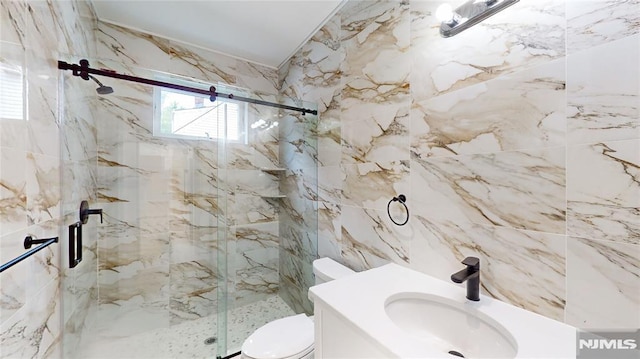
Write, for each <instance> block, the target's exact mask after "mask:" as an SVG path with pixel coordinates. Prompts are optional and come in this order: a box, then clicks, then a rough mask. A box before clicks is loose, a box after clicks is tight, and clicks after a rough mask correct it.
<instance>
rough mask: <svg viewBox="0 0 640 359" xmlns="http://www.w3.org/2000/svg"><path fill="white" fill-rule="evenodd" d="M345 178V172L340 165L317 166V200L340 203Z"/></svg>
mask: <svg viewBox="0 0 640 359" xmlns="http://www.w3.org/2000/svg"><path fill="white" fill-rule="evenodd" d="M345 179H346V178H345V173H344V171H343V170H342V167H341V166H323V167H318V200H319V201H323V202H330V203H341V201H342V196H343V192H342V184H343V182H344V181H345Z"/></svg>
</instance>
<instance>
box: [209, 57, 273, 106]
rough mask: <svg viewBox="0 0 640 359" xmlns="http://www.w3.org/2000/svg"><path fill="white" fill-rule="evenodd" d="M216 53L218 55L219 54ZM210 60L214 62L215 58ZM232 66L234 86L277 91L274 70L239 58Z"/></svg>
mask: <svg viewBox="0 0 640 359" xmlns="http://www.w3.org/2000/svg"><path fill="white" fill-rule="evenodd" d="M218 55H219V56H220V55H221V54H218ZM212 62H213V63H216V60H213V61H212ZM234 66H235V67H234V70H235V76H236V86H241V87H243V88H247V89H251V90H252V91H258V92H264V93H269V94H275V93H278V74H277V72H276V70H274V69H272V68H269V67H266V66H263V65H260V64H256V63H252V62H248V61H243V60H240V59H237V60H236V63H235V64H234ZM269 101H270V100H269Z"/></svg>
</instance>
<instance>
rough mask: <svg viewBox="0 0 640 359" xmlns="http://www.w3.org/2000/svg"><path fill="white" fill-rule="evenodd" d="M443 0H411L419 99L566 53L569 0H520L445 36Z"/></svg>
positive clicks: (414, 90)
mask: <svg viewBox="0 0 640 359" xmlns="http://www.w3.org/2000/svg"><path fill="white" fill-rule="evenodd" d="M440 4H441V2H438V1H419V2H414V3H411V47H412V53H413V56H412V57H413V65H412V66H413V68H412V70H411V92H412V95H413V99H414V101H422V100H425V99H427V98H430V97H432V96H434V95H438V94H443V93H446V92H450V91H454V90H457V89H460V88H463V87H467V86H470V85H473V84H476V83H479V82H484V81H487V80H489V79H492V78H495V77H498V76H500V75H502V74H505V73H511V72H514V71H518V70H520V69H522V68H526V67H531V66H535V65H539V64H543V63H546V62H548V61H550V60H553V59H558V58H561V57H563V56H564V55H565V34H566V25H565V4H564V1H563V0H528V1H520V2H518V3H517V4H515V5H513V6H510V7H508V8H507V9H505V10H503V11H502V12H500V13H498V14H495V15H494V16H492V17H490V18H488V19H486V20H485V21H483V22H481V23H480V24H477V25H475V26H473V27H471V28H469V29H467V30H465V31H463V32H461V33H460V34H458V35H456V36H453V37H450V38H443V37H441V36H440V32H439V29H440V21H439V20H437V18H436V17H435V12H436V9H437V8H438V6H439V5H440Z"/></svg>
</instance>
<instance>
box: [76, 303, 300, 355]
mask: <svg viewBox="0 0 640 359" xmlns="http://www.w3.org/2000/svg"><path fill="white" fill-rule="evenodd" d="M294 314H296V313H295V312H294V311H293V310H292V309H291V308H290V307H289V306H288V305H287V304H286V303H285V302H284V301H283V300H282V299H281V298H280V297H279V296H272V297H269V298H267V299H265V300H262V301H259V302H256V303H251V304H247V305H244V306H242V307H238V308H235V309H232V310H230V311H229V312H228V314H227V315H228V318H227V319H228V330H227V343H228V347H229V351H228V353H234V352H237V351H239V350H240V347H241V346H242V342H243V341H244V339H245V338H247V337H248V336H249V335H250V334H251V333H252V332H253V331H254V330H256V329H257V328H258V327H260V326H262V325H264V324H266V323H268V322H270V321H272V320H275V319H278V318H282V317H285V316H289V315H294ZM217 331H218V318H217V316H215V315H213V316H209V317H205V318H200V319H196V320H192V321H188V322H184V323H180V324H178V325H174V326H172V327H169V328H159V329H154V330H150V331H147V332H144V333H140V334H136V335H132V336H129V337H127V338H120V339H115V340H114V339H113V338H104V337H103V338H101V336H100V334H99V333H97V334H96V335H91V336H89V337H88V338H86V339H85V340H86V342H85V344H84V345H83V347H82V348H81V349H80V351H79V352H78V353H77V355H76V358H83V359H85V358H86V359H99V358H100V359H102V358H104V359H107V358H108V359H113V358H119V359H142V358H153V359H160V358H167V359H169V358H171V359H183V358H185V359H186V358H215V357H216V356H217V355H218V353H217V348H218V343H214V344H210V345H207V344H205V340H206V339H207V338H210V337H214V336H217ZM228 353H222V354H221V355H220V356H225V355H227V354H228Z"/></svg>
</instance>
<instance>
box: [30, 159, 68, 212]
mask: <svg viewBox="0 0 640 359" xmlns="http://www.w3.org/2000/svg"><path fill="white" fill-rule="evenodd" d="M26 171H27V221H28V223H29V224H37V223H40V222H43V221H47V220H50V219H53V218H58V217H60V208H61V198H60V194H61V192H60V177H61V176H60V159H59V158H56V157H50V156H47V155H40V154H37V153H28V154H27V164H26Z"/></svg>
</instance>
